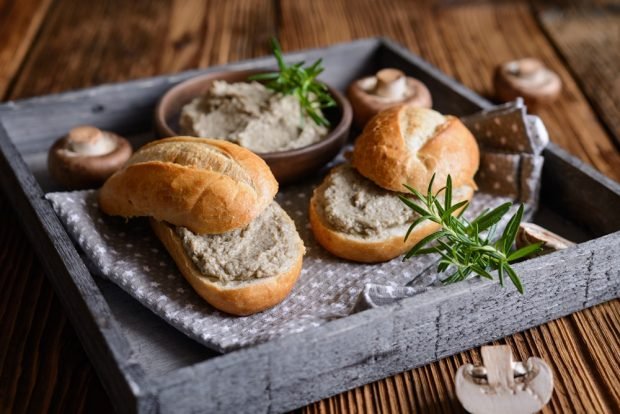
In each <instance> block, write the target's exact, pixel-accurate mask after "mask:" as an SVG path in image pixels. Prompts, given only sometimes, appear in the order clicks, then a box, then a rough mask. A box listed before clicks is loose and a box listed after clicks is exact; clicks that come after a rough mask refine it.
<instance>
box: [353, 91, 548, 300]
mask: <svg viewBox="0 0 620 414" xmlns="http://www.w3.org/2000/svg"><path fill="white" fill-rule="evenodd" d="M461 120H462V121H463V123H464V124H465V125H466V126H467V127H468V128H469V129H470V130H471V131H472V133H473V134H474V136H475V137H476V139H477V141H478V144H479V146H480V169H479V170H478V174H477V175H476V183H477V184H478V186H479V189H480V191H484V192H486V193H490V194H496V195H500V196H502V197H508V198H510V199H511V201H515V202H517V203H522V204H524V205H525V213H524V219H525V220H527V219H528V218H529V217H531V216H532V215H533V214H534V212H535V211H536V208H537V207H538V195H539V192H540V176H541V173H542V166H543V161H544V158H543V156H542V155H541V154H542V151H543V150H544V148H545V146H546V145H547V143H548V142H549V135H548V134H547V130H546V129H545V126H544V124H543V123H542V121H541V120H540V118H538V117H537V116H533V115H528V114H527V111H526V107H525V105H524V104H523V100H522V99H521V98H519V99H517V100H516V101H515V102H509V103H507V104H503V105H500V106H496V107H493V108H490V109H487V110H484V111H481V112H479V113H476V114H473V115H471V116H467V117H464V118H462V119H461ZM514 210H515V208H513V210H512V212H510V214H507V215H506V216H505V217H504V219H503V221H502V222H500V223H499V224H498V229H500V231H501V229H502V228H503V227H504V226H505V225H506V224H507V220H508V219H509V217H510V216H511V214H514ZM426 259H427V260H428V257H427V258H426ZM416 260H420V259H419V258H416ZM438 260H439V258H438V257H437V256H435V257H434V258H433V260H432V265H431V266H429V267H428V268H426V269H425V270H424V271H423V272H422V273H420V274H419V275H416V276H415V278H414V279H412V280H411V281H410V282H408V283H407V284H406V285H405V286H386V285H381V284H375V283H369V284H367V285H366V286H364V289H363V290H362V292H361V293H360V296H359V298H358V301H357V303H356V304H355V307H354V309H353V310H354V311H355V312H359V311H363V310H365V309H369V308H375V307H378V306H385V305H388V304H391V303H394V302H396V301H399V300H401V299H403V298H407V297H411V296H415V295H417V294H419V293H421V292H425V291H427V290H428V289H433V288H437V287H439V286H441V279H440V275H438V274H437V273H436V271H435V269H436V268H437V261H438ZM449 273H450V272H449V271H448V272H446V274H449Z"/></svg>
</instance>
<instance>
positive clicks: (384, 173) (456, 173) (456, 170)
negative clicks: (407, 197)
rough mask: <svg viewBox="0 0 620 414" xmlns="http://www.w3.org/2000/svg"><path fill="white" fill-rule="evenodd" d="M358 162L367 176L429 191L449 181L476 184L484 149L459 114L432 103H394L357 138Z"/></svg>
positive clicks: (385, 183) (399, 188)
mask: <svg viewBox="0 0 620 414" xmlns="http://www.w3.org/2000/svg"><path fill="white" fill-rule="evenodd" d="M351 162H352V164H353V166H354V167H355V168H356V169H357V171H359V173H360V174H362V175H363V176H364V177H367V178H369V179H370V180H372V181H373V182H374V183H376V184H377V185H379V186H381V187H383V188H385V189H387V190H391V191H400V192H406V189H405V187H404V186H403V184H408V185H410V186H411V187H413V188H415V189H416V190H418V191H422V192H426V190H427V188H428V183H429V182H430V180H431V177H432V176H433V174H436V177H435V181H434V187H433V190H434V191H437V190H439V189H440V188H441V187H443V185H444V184H445V183H446V180H447V179H448V174H450V175H451V177H452V183H453V185H454V187H455V188H457V187H460V186H465V185H466V186H470V187H472V188H476V185H475V183H474V179H473V177H474V174H475V173H476V171H477V170H478V164H479V162H480V151H479V149H478V144H477V142H476V139H475V138H474V136H473V135H472V134H471V132H469V130H468V129H467V127H465V125H463V123H462V122H461V121H460V120H459V119H458V118H456V117H453V116H450V115H442V114H440V113H439V112H436V111H433V110H432V109H427V108H415V107H412V106H407V105H400V106H396V107H392V108H390V109H387V110H385V111H383V112H380V113H379V114H377V115H376V116H375V117H373V118H372V119H371V120H370V121H369V122H368V124H366V127H365V128H364V130H363V132H362V134H361V135H360V136H359V137H358V138H357V141H356V142H355V149H354V150H353V157H352V160H351Z"/></svg>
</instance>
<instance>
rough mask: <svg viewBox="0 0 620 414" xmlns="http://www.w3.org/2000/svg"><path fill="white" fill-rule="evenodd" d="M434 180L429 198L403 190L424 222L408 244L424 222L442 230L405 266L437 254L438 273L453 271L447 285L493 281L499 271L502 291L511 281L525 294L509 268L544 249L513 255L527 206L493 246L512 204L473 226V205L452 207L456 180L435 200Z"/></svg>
mask: <svg viewBox="0 0 620 414" xmlns="http://www.w3.org/2000/svg"><path fill="white" fill-rule="evenodd" d="M434 180H435V176H434V175H433V178H432V179H431V182H430V183H429V185H428V189H427V193H426V195H423V194H422V193H421V192H419V191H418V190H416V189H414V188H412V187H410V186H408V185H405V188H407V190H408V191H409V192H410V193H411V195H412V196H413V197H415V199H417V200H418V201H414V199H412V198H408V197H405V196H403V195H400V196H399V197H400V199H401V200H402V202H403V203H404V204H405V205H406V206H407V207H409V208H410V209H412V210H413V211H414V212H416V213H417V214H418V215H419V216H420V217H418V218H417V219H416V220H415V221H414V222H413V223H412V224H411V225H410V226H409V229H408V230H407V233H406V235H405V240H407V239H408V238H409V236H410V235H411V232H412V231H413V230H414V229H415V228H416V227H417V226H419V225H420V224H422V223H423V222H425V221H426V220H431V221H434V222H436V223H438V224H440V225H441V228H440V229H439V230H438V231H436V232H435V233H432V234H430V235H428V236H426V237H424V238H423V239H422V240H420V241H419V242H418V243H416V245H415V246H413V247H412V248H411V249H410V250H409V251H408V252H407V253H406V254H405V256H404V257H403V261H404V260H407V259H409V258H411V257H412V256H416V255H422V254H429V253H438V254H439V255H440V256H441V260H440V261H439V265H438V271H439V272H445V271H448V269H455V271H454V272H453V273H452V274H451V275H449V276H448V277H447V278H446V279H444V283H455V282H459V281H461V280H464V279H466V278H468V277H469V276H470V275H472V274H477V275H479V276H481V277H484V278H487V279H493V275H492V273H491V272H493V271H495V270H497V272H498V278H499V283H500V285H502V286H504V279H505V276H508V278H509V279H510V280H511V281H512V283H513V284H514V285H515V287H516V288H517V290H518V291H519V292H520V293H523V284H522V283H521V280H520V279H519V277H518V276H517V274H516V272H515V271H514V269H513V268H512V267H511V266H510V262H513V261H515V260H519V259H522V258H524V257H527V256H529V255H531V254H533V253H536V252H537V251H538V250H540V248H541V244H540V243H536V244H531V245H529V246H525V247H523V248H521V249H519V250H516V251H512V246H513V244H514V240H515V237H516V235H517V230H518V228H519V224H520V223H521V220H522V219H523V211H524V208H523V205H521V206H519V208H518V209H517V212H516V213H515V214H514V215H513V216H512V217H511V218H510V220H509V221H508V224H507V225H506V228H505V229H504V231H503V232H502V235H501V236H500V237H499V239H498V240H497V241H495V242H493V238H494V234H495V229H496V227H497V224H498V223H499V222H500V221H501V219H502V217H503V216H505V215H506V213H508V211H509V210H510V208H511V206H512V204H511V203H505V204H502V205H500V206H498V207H496V208H494V209H492V210H485V211H484V212H482V213H481V214H480V215H479V216H478V217H476V218H475V219H474V220H472V221H471V222H469V221H467V220H466V219H465V218H463V217H462V214H463V212H464V211H465V210H466V209H467V207H469V203H468V202H467V201H460V202H457V203H456V204H452V203H453V201H454V200H453V197H452V192H453V191H452V190H453V188H452V185H453V183H452V178H451V177H450V176H448V179H447V181H446V185H445V187H443V188H441V189H440V190H438V191H437V192H435V193H434V194H433V182H434ZM442 192H443V193H444V194H443V198H444V199H443V203H441V202H440V201H439V195H440V193H442ZM459 209H460V211H459ZM457 212H458V213H457ZM485 232H486V233H485Z"/></svg>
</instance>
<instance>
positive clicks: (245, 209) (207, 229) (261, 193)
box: [99, 137, 278, 234]
mask: <svg viewBox="0 0 620 414" xmlns="http://www.w3.org/2000/svg"><path fill="white" fill-rule="evenodd" d="M186 143H188V147H189V146H191V148H189V149H188V152H189V151H196V148H200V147H201V146H202V145H205V147H204V151H205V152H206V153H208V152H209V151H212V150H213V148H215V149H216V150H217V151H218V155H219V154H220V153H221V154H222V156H223V157H224V161H225V162H226V163H229V164H230V165H231V166H232V167H234V168H232V167H231V168H228V169H226V168H224V167H226V166H224V167H222V165H221V164H222V162H221V160H220V161H219V162H220V164H219V165H215V161H213V162H211V164H214V165H213V166H211V165H210V161H209V156H208V154H207V155H205V156H204V157H203V158H204V159H206V160H207V161H204V162H206V165H191V163H189V162H188V161H183V162H186V163H188V164H190V165H183V164H181V163H178V162H175V161H177V160H176V159H174V154H178V153H179V146H181V150H182V146H183V145H185V144H186ZM196 144H199V145H198V146H196ZM156 146H157V148H154V147H156ZM167 146H168V147H167ZM173 146H174V151H173V150H172V148H173ZM147 149H149V150H150V151H151V152H156V157H157V158H159V159H149V160H147V161H138V162H136V160H140V157H142V156H143V155H144V151H145V150H147ZM154 150H155V151H154ZM190 155H191V153H190ZM220 158H222V157H220ZM199 161H200V160H199ZM216 167H217V168H216ZM218 168H219V169H220V170H218ZM231 170H234V171H232V173H231ZM235 171H236V173H235ZM241 175H243V176H244V177H245V178H247V179H241V178H240V176H241ZM277 191H278V183H277V181H276V180H275V178H274V176H273V174H272V173H271V170H270V169H269V167H268V166H267V164H265V162H264V161H263V160H262V159H261V158H260V157H259V156H258V155H256V154H254V153H252V152H251V151H249V150H247V149H244V148H241V147H240V146H238V145H235V144H233V143H230V142H226V141H222V140H212V139H205V138H192V137H174V138H167V139H163V140H159V141H154V142H151V143H149V144H147V145H145V146H144V147H142V148H141V149H140V150H139V151H137V152H136V153H135V154H134V156H133V157H132V158H131V159H130V160H129V161H128V163H127V165H126V166H125V167H124V168H123V169H121V170H120V171H118V172H116V173H115V174H114V175H112V176H111V177H110V178H109V179H108V180H107V181H106V182H105V183H104V185H103V187H102V188H101V190H100V192H99V205H100V207H101V209H102V211H103V212H105V213H106V214H109V215H113V216H122V217H136V216H151V217H154V218H156V219H157V220H162V221H167V222H169V223H172V224H174V225H176V226H183V227H187V228H188V229H190V230H191V231H193V232H194V233H198V234H214V233H223V232H226V231H230V230H234V229H237V228H241V227H244V226H246V225H248V224H249V223H250V222H251V221H252V220H253V219H254V218H255V217H257V216H258V215H259V214H260V213H261V212H262V211H263V210H264V209H265V208H266V207H267V206H268V205H269V203H271V201H272V200H273V197H274V196H275V194H276V192H277Z"/></svg>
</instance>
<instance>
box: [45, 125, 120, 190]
mask: <svg viewBox="0 0 620 414" xmlns="http://www.w3.org/2000/svg"><path fill="white" fill-rule="evenodd" d="M131 154H132V149H131V145H130V144H129V142H128V141H127V140H126V139H125V138H122V137H120V136H118V135H116V134H114V133H112V132H109V131H102V130H100V129H98V128H95V127H92V126H78V127H75V128H73V129H72V130H71V131H69V133H68V134H67V135H65V136H64V137H62V138H60V139H58V140H57V141H56V142H55V143H54V145H53V146H52V148H50V151H49V154H48V158H47V167H48V169H49V172H50V175H51V176H52V178H53V179H54V180H55V181H56V182H58V183H59V184H62V185H64V186H65V187H67V188H71V189H79V188H89V187H96V186H99V185H101V184H102V183H103V182H104V181H105V180H106V179H107V178H108V177H109V176H111V175H112V174H113V173H114V172H116V171H117V170H119V169H120V168H121V167H122V166H123V165H124V164H125V162H126V161H127V160H128V159H129V157H130V156H131Z"/></svg>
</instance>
